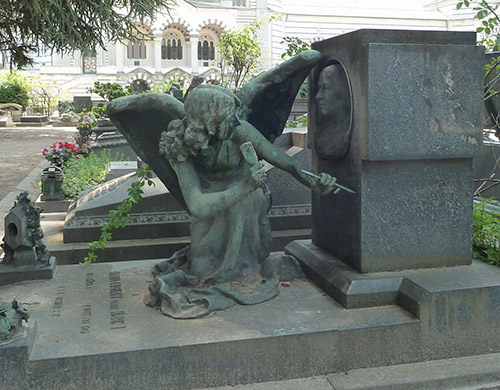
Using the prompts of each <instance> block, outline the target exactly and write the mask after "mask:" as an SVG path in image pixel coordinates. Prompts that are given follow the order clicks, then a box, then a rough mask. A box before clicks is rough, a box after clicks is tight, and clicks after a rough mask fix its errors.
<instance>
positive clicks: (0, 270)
mask: <svg viewBox="0 0 500 390" xmlns="http://www.w3.org/2000/svg"><path fill="white" fill-rule="evenodd" d="M56 267H57V262H56V258H55V257H54V256H52V257H51V258H50V264H48V265H46V266H35V265H33V266H29V265H25V266H20V267H13V266H11V265H6V264H3V263H0V286H5V285H7V284H12V283H18V282H22V281H25V280H39V279H52V277H53V276H54V272H55V270H56Z"/></svg>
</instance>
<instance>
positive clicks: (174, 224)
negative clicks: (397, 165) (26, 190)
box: [63, 205, 311, 243]
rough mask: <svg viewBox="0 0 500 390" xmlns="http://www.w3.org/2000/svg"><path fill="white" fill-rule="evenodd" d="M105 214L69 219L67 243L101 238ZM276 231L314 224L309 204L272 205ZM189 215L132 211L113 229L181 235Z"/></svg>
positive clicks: (123, 234)
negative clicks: (121, 225) (117, 227)
mask: <svg viewBox="0 0 500 390" xmlns="http://www.w3.org/2000/svg"><path fill="white" fill-rule="evenodd" d="M108 220H109V218H108V217H106V216H96V217H92V216H81V217H74V218H71V219H68V220H66V222H65V224H64V228H63V236H64V242H65V243H75V242H90V241H95V240H97V239H99V237H100V234H101V226H102V224H103V223H105V222H107V221H108ZM269 221H270V223H271V228H272V229H273V231H279V230H288V229H289V227H290V226H293V227H294V229H310V228H311V207H310V205H297V206H281V207H273V208H271V210H270V212H269ZM189 225H190V217H189V214H188V213H186V212H184V211H171V212H168V213H166V212H163V213H140V214H130V217H129V218H128V219H127V222H126V226H125V228H123V229H118V230H116V231H115V232H114V233H113V238H114V239H115V240H130V239H142V238H160V237H181V236H188V235H190V230H189Z"/></svg>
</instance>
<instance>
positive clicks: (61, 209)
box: [35, 196, 72, 213]
mask: <svg viewBox="0 0 500 390" xmlns="http://www.w3.org/2000/svg"><path fill="white" fill-rule="evenodd" d="M71 202H72V201H71V200H68V199H63V200H42V198H41V196H39V197H38V199H37V200H36V202H35V206H37V207H40V209H41V210H42V211H41V212H42V213H65V212H67V211H68V208H69V205H70V204H71Z"/></svg>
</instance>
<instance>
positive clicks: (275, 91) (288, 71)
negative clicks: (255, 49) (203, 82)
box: [237, 50, 321, 142]
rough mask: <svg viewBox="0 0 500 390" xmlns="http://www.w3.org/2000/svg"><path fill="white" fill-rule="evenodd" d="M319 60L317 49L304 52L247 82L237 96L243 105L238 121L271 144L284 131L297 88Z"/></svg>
mask: <svg viewBox="0 0 500 390" xmlns="http://www.w3.org/2000/svg"><path fill="white" fill-rule="evenodd" d="M320 57H321V53H320V52H318V51H316V50H309V51H305V52H303V53H300V54H298V55H297V56H295V57H292V58H290V59H289V60H288V61H285V62H283V63H282V64H280V65H278V66H277V67H275V68H273V69H271V70H268V71H267V72H264V73H262V74H261V75H259V76H258V77H256V78H255V79H253V80H250V81H249V82H248V83H246V84H245V86H244V87H243V88H241V90H240V91H239V92H238V93H237V96H238V98H239V99H240V101H241V103H242V105H243V106H244V108H243V110H242V115H241V119H243V120H246V121H248V122H250V123H251V124H252V125H253V126H254V127H255V128H257V129H258V130H259V131H260V132H261V133H262V134H263V135H264V136H265V137H266V138H267V139H268V140H270V141H271V142H274V140H275V139H276V137H278V136H279V135H281V133H282V132H283V128H284V127H285V123H286V121H287V119H288V116H289V115H290V111H291V109H292V105H293V101H294V100H295V97H296V96H297V92H298V91H299V88H300V85H301V84H302V82H303V81H304V79H305V78H306V77H307V76H308V74H309V72H310V70H311V69H312V68H313V67H314V66H315V65H316V64H317V63H318V62H319V61H320Z"/></svg>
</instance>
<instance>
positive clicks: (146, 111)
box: [107, 93, 187, 209]
mask: <svg viewBox="0 0 500 390" xmlns="http://www.w3.org/2000/svg"><path fill="white" fill-rule="evenodd" d="M107 112H108V116H109V118H110V119H111V120H112V121H113V122H114V123H115V125H116V126H117V127H118V129H119V130H120V132H121V133H122V134H123V135H124V137H125V138H126V139H127V141H128V143H129V145H130V146H131V147H132V149H133V150H134V151H135V153H137V155H138V156H139V157H140V158H141V159H142V160H143V161H145V162H146V163H147V164H148V165H149V166H150V167H151V168H152V169H153V171H154V172H155V173H156V175H158V177H159V178H160V180H161V181H162V182H163V183H164V184H165V186H166V187H167V188H168V190H169V191H170V193H171V194H172V195H173V196H174V197H175V199H176V200H177V201H178V202H179V203H180V204H181V205H182V206H183V207H184V208H185V209H187V208H186V203H185V202H184V198H183V196H182V192H181V189H180V187H179V182H178V181H177V175H176V174H175V172H174V170H173V169H172V167H171V166H170V163H169V162H168V160H167V159H166V158H165V157H164V156H162V155H161V154H160V151H159V142H160V135H161V133H162V132H163V131H165V130H167V126H168V124H169V122H170V121H172V120H174V119H181V118H183V117H184V115H185V113H184V105H183V104H182V103H180V102H179V101H178V100H177V99H175V98H174V97H172V96H170V95H167V94H160V93H144V94H140V95H132V96H124V97H121V98H118V99H114V100H112V101H111V102H110V103H109V104H108V107H107Z"/></svg>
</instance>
